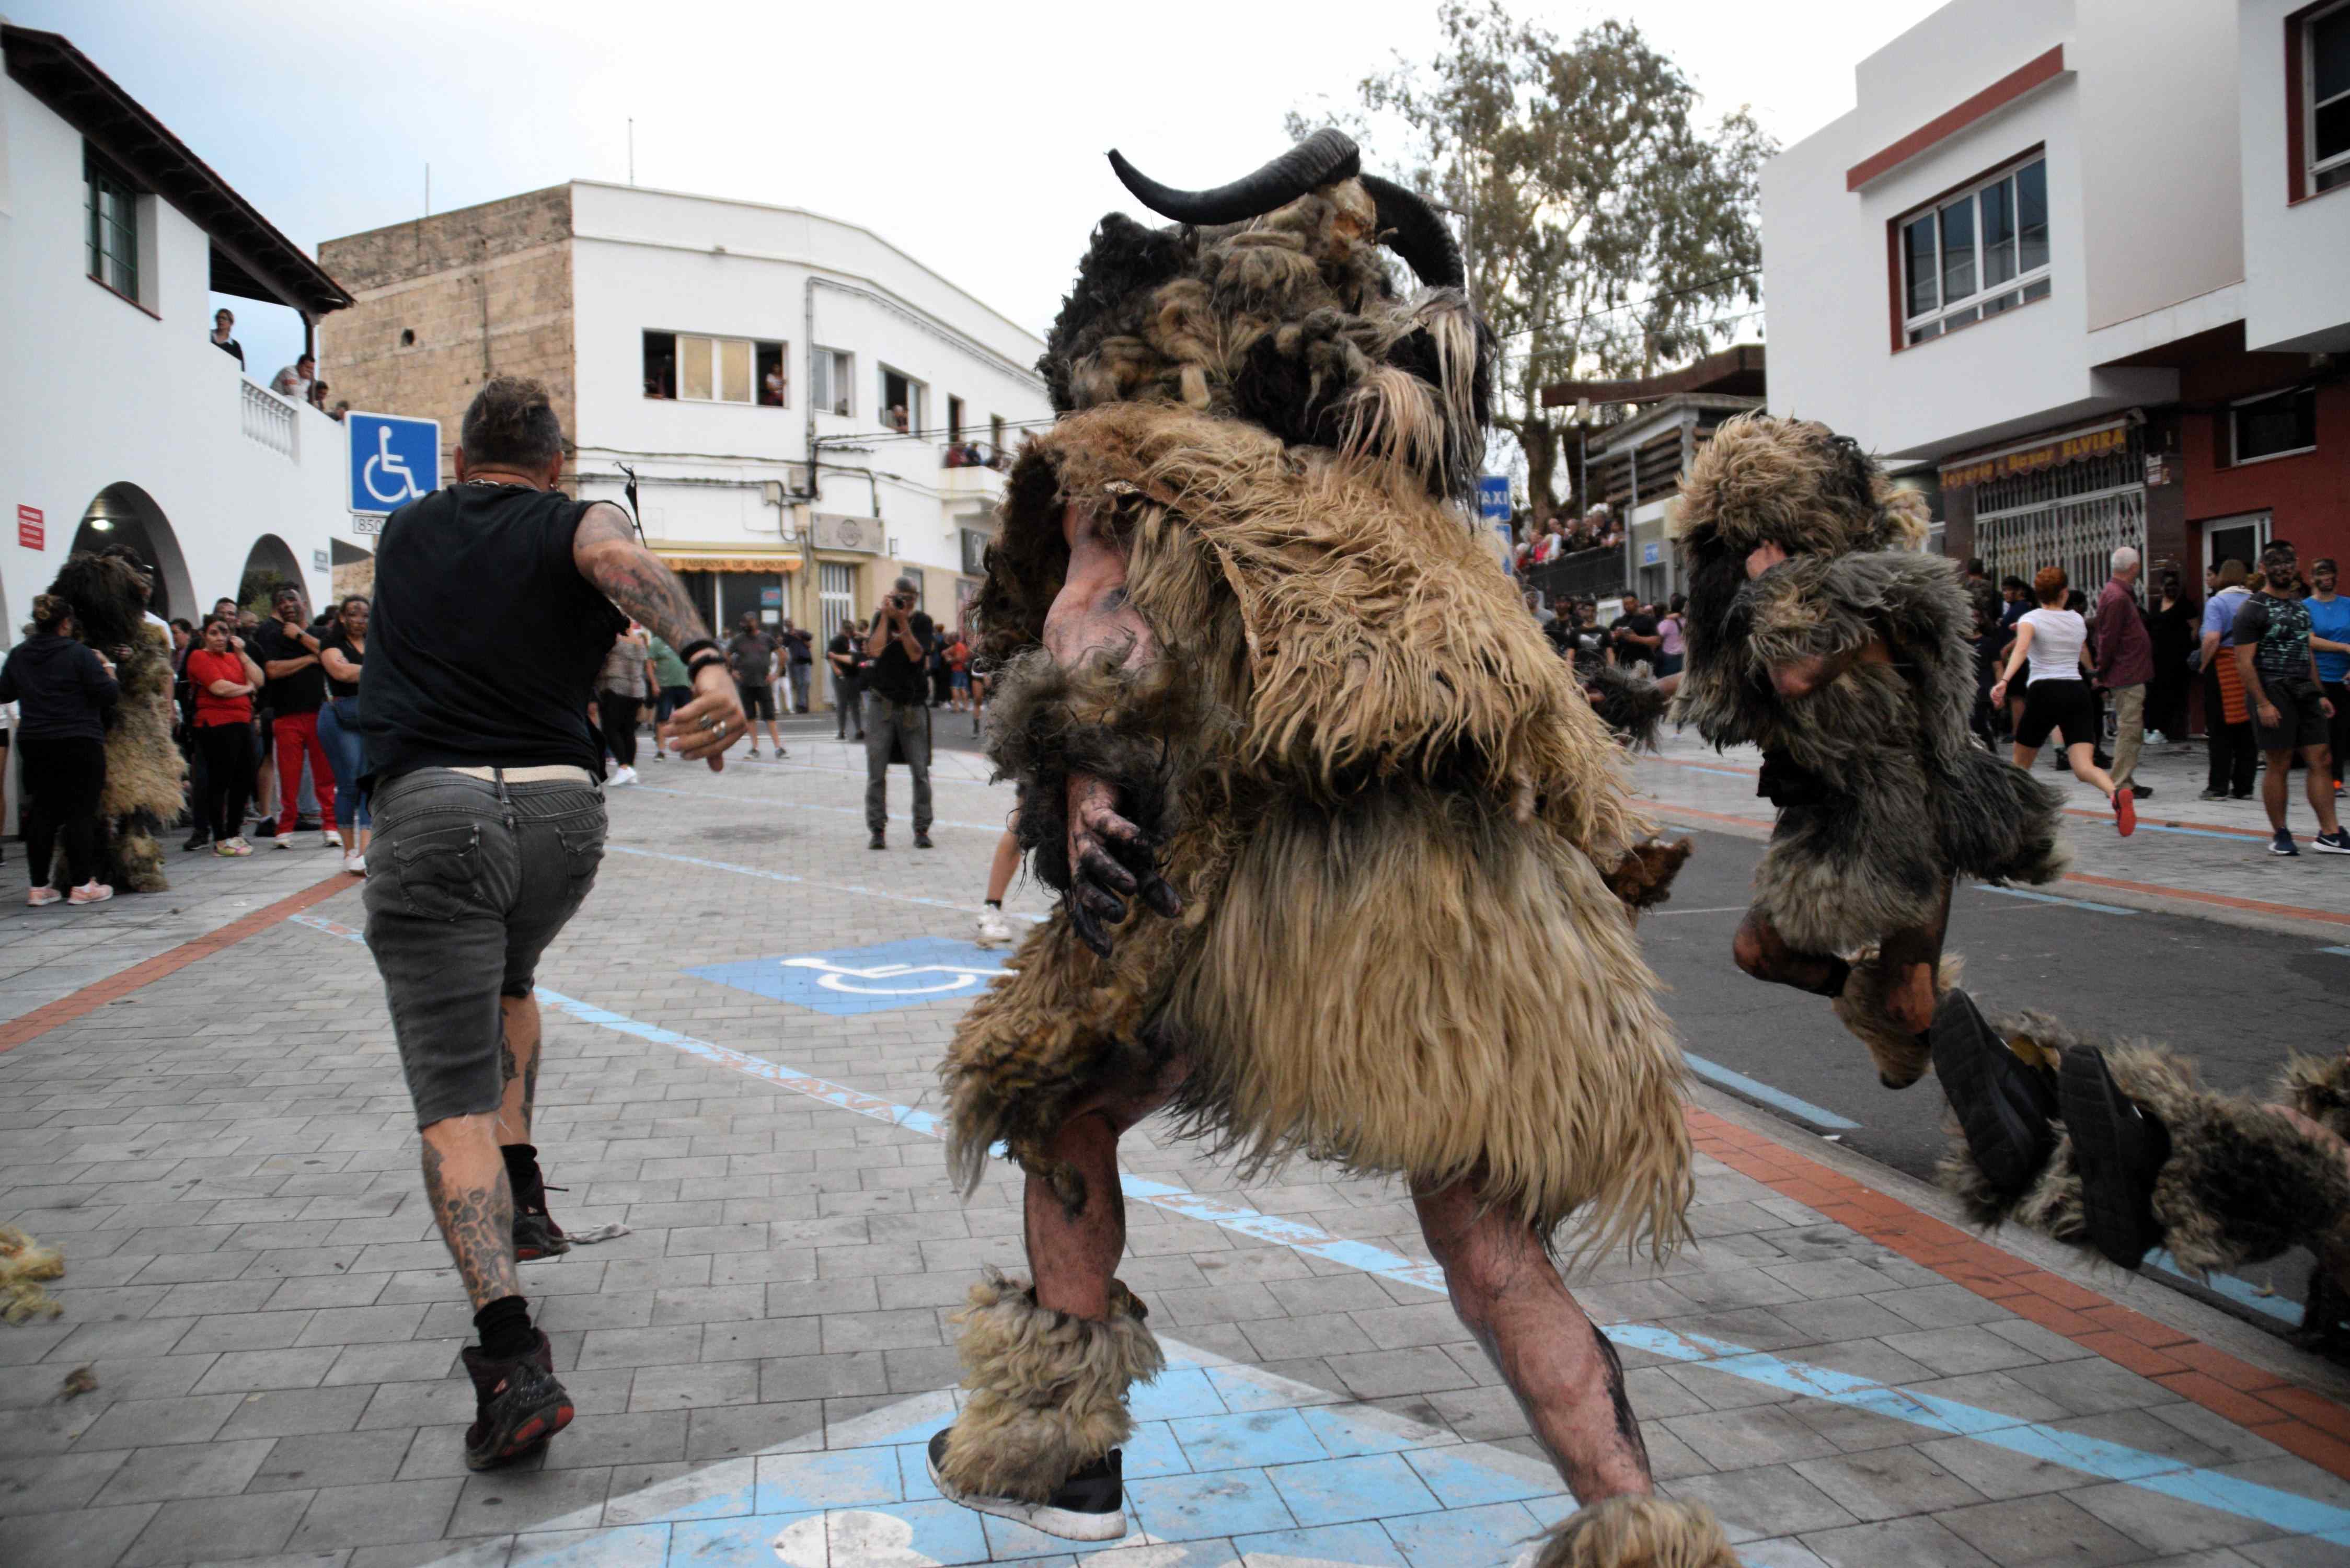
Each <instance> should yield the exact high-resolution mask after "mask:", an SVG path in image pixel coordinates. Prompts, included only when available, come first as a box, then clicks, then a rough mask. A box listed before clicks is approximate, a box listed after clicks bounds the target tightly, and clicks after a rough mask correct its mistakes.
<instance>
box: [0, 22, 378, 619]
mask: <svg viewBox="0 0 2350 1568" xmlns="http://www.w3.org/2000/svg"><path fill="white" fill-rule="evenodd" d="M0 53H5V59H6V68H7V74H6V77H5V79H0V282H5V289H6V291H7V300H8V306H7V310H8V325H9V335H8V352H7V353H6V354H5V355H0V399H5V407H6V409H7V410H8V413H7V415H6V417H5V418H0V491H5V496H6V501H7V512H8V515H7V516H6V517H5V520H0V649H5V648H6V647H7V646H8V645H9V644H10V643H11V642H13V641H14V640H15V639H16V635H17V632H18V628H20V627H21V626H22V625H23V624H24V623H25V621H26V618H27V616H28V615H29V613H30V610H31V607H32V601H33V596H34V595H36V594H37V593H40V592H42V591H43V590H44V589H46V588H47V587H48V585H49V581H50V579H51V578H52V577H53V576H55V575H56V573H57V568H58V566H61V565H63V564H64V562H65V559H66V556H68V554H70V553H71V552H73V551H75V550H78V549H89V548H94V547H97V546H99V545H107V544H125V545H130V547H132V548H133V549H135V550H137V551H138V552H139V554H140V556H141V557H142V558H144V559H145V560H146V561H147V562H148V564H149V565H150V566H151V567H153V568H154V575H155V578H156V595H155V603H154V607H155V609H156V611H157V612H158V613H159V614H161V615H162V616H164V617H166V618H170V617H173V616H187V617H189V618H191V619H192V618H195V616H196V615H198V614H199V613H200V612H201V611H202V610H203V609H204V608H208V607H210V606H211V604H212V602H213V600H214V599H215V598H218V597H221V596H223V595H231V596H234V594H236V592H237V590H238V587H239V585H240V583H241V582H242V581H243V580H244V577H245V576H246V574H247V573H248V572H249V571H253V570H266V571H270V572H274V573H276V575H278V576H282V577H285V578H287V579H290V580H292V581H294V582H296V584H298V585H300V587H302V588H303V590H304V592H305V593H306V595H307V597H309V600H310V602H311V604H312V605H313V606H314V607H315V606H317V605H319V604H321V603H323V602H324V600H325V598H326V597H327V595H328V592H329V591H330V577H329V574H330V568H331V562H332V552H333V544H334V540H335V539H336V537H337V535H338V531H339V530H340V529H341V528H342V527H343V526H344V525H345V524H346V521H347V519H348V512H347V511H346V510H345V507H346V505H347V499H348V498H347V496H346V493H345V491H344V488H343V475H344V473H345V472H346V462H347V459H346V447H345V443H344V440H343V431H342V427H341V426H339V425H338V424H336V423H335V422H334V421H332V420H330V419H328V417H327V416H326V415H325V414H323V413H321V412H319V411H318V410H316V409H313V408H310V407H308V406H307V405H301V404H296V403H294V402H292V401H289V400H286V399H284V398H280V397H278V396H276V394H274V393H272V392H271V391H269V390H268V389H266V388H265V386H264V385H263V384H262V379H265V378H267V377H268V376H270V375H271V374H272V373H273V372H274V371H275V370H276V367H275V366H261V365H255V366H253V367H252V368H251V369H252V371H253V374H251V375H246V374H243V373H241V372H240V370H239V367H238V364H237V361H236V360H235V359H234V358H231V357H229V356H228V355H226V354H224V353H223V352H222V351H221V350H220V349H218V348H214V347H213V345H212V344H211V343H210V342H208V341H207V338H208V337H209V335H210V333H211V330H212V326H213V306H212V300H211V295H212V293H213V292H219V293H223V294H228V295H233V296H238V297H240V298H249V299H255V300H261V301H265V302H267V303H268V304H271V305H282V306H288V307H291V308H293V309H294V310H296V311H298V312H300V313H301V314H302V316H303V317H304V318H305V319H306V320H307V321H311V322H315V321H317V319H319V318H320V317H324V316H325V315H326V314H328V312H331V311H333V310H336V309H338V308H340V307H341V306H343V305H345V304H348V296H347V295H345V294H344V293H343V291H342V289H341V288H340V286H338V285H337V284H336V282H335V280H334V279H333V278H332V277H330V276H328V275H327V274H326V273H325V272H324V271H322V270H321V269H320V268H319V267H318V265H317V264H316V263H315V262H313V261H312V260H311V259H310V258H309V257H308V256H307V255H306V254H303V253H302V251H301V250H300V249H299V248H298V247H296V245H295V244H293V243H292V242H291V241H289V240H287V239H286V236H285V235H284V234H280V233H279V232H278V231H277V230H276V228H275V227H273V226H272V225H271V224H270V223H268V222H267V221H266V220H265V219H264V218H263V217H262V216H261V214H260V213H256V212H255V211H254V210H253V208H252V207H251V206H250V205H248V204H247V203H246V202H244V199H243V198H242V197H240V196H238V195H237V193H236V192H234V191H233V190H231V189H230V188H229V187H228V186H227V185H226V184H225V183H224V182H223V181H222V180H221V178H220V176H219V175H217V174H215V173H214V172H213V171H212V170H211V169H209V168H207V167H206V166H205V165H204V163H203V161H202V160H200V159H199V158H198V157H197V156H196V155H195V154H194V153H193V152H192V151H190V150H189V149H188V148H187V147H186V146H185V145H183V144H182V142H180V140H178V139H177V138H175V137H173V136H172V133H171V132H170V131H169V130H166V129H165V128H164V127H163V126H162V125H161V123H160V122H159V121H158V120H156V119H155V118H154V116H152V115H151V114H150V113H148V112H147V110H146V109H142V108H141V107H140V105H139V104H138V103H136V102H135V101H133V100H132V99H130V96H129V95H128V94H126V93H124V92H123V91H122V89H121V88H120V87H118V86H117V85H116V84H115V83H114V82H113V81H111V80H109V78H107V77H106V75H105V73H104V72H102V71H100V70H99V68H98V67H97V66H96V65H94V64H93V63H92V62H91V61H90V60H88V58H87V57H84V56H83V55H82V54H81V53H80V52H79V51H78V50H77V49H75V48H74V47H73V46H72V45H71V44H70V43H68V41H67V40H66V39H64V38H62V37H59V36H57V35H56V34H53V33H40V32H34V31H31V30H29V29H26V28H20V27H5V26H0Z"/></svg>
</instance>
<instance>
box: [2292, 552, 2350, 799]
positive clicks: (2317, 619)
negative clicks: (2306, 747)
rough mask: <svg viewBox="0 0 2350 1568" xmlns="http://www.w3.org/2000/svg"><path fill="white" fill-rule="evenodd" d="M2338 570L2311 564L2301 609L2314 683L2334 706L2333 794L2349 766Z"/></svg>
mask: <svg viewBox="0 0 2350 1568" xmlns="http://www.w3.org/2000/svg"><path fill="white" fill-rule="evenodd" d="M2336 580H2337V568H2336V567H2335V566H2334V557H2333V556H2321V557H2320V558H2319V559H2317V560H2315V561H2313V562H2311V563H2310V566H2309V597H2308V598H2306V599H2304V600H2303V601H2302V608H2303V609H2305V610H2307V611H2308V612H2309V646H2310V648H2311V649H2312V650H2313V651H2314V652H2315V653H2316V655H2317V680H2318V683H2319V685H2320V687H2321V688H2322V689H2323V690H2324V693H2325V700H2326V701H2329V702H2331V703H2333V704H2334V717H2333V719H2332V721H2331V722H2329V723H2328V724H2327V726H2326V732H2325V742H2326V746H2327V749H2328V750H2330V751H2331V752H2332V753H2334V794H2337V795H2338V794H2342V773H2343V769H2344V768H2345V767H2350V763H2345V762H2344V761H2343V759H2344V758H2345V757H2350V684H2345V682H2350V598H2344V597H2342V596H2341V595H2340V594H2338V593H2336V592H2334V583H2335V581H2336Z"/></svg>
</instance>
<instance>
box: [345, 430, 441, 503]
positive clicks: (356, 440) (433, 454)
mask: <svg viewBox="0 0 2350 1568" xmlns="http://www.w3.org/2000/svg"><path fill="white" fill-rule="evenodd" d="M343 429H344V430H345V431H347V432H348V434H349V437H350V443H351V510H352V511H353V512H357V513H362V514H369V513H371V514H376V515H378V516H380V515H382V514H386V513H390V512H397V511H399V510H400V508H401V507H403V506H405V505H407V504H409V503H410V502H411V501H414V500H416V499H417V498H418V497H419V496H423V495H429V494H431V493H432V492H433V491H435V490H438V489H439V488H440V487H441V421H439V420H411V419H408V418H406V417H404V416H402V415H400V414H362V413H359V412H357V411H353V412H351V413H348V414H345V415H344V416H343Z"/></svg>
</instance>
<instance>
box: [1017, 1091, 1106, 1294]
mask: <svg viewBox="0 0 2350 1568" xmlns="http://www.w3.org/2000/svg"><path fill="white" fill-rule="evenodd" d="M1052 1152H1053V1153H1054V1155H1055V1157H1056V1158H1061V1159H1065V1160H1067V1161H1068V1162H1069V1163H1070V1164H1071V1165H1074V1166H1076V1168H1077V1171H1078V1173H1079V1174H1080V1175H1081V1176H1083V1178H1084V1179H1085V1184H1086V1206H1085V1207H1084V1208H1083V1209H1080V1210H1077V1211H1076V1213H1075V1214H1072V1213H1070V1212H1069V1211H1068V1210H1067V1209H1066V1207H1065V1206H1064V1205H1063V1204H1062V1202H1061V1200H1060V1199H1059V1198H1058V1197H1056V1196H1055V1194H1054V1192H1053V1188H1052V1185H1051V1183H1049V1182H1045V1181H1040V1180H1038V1179H1035V1177H1033V1176H1032V1177H1030V1178H1029V1179H1028V1188H1027V1192H1026V1194H1025V1197H1024V1206H1025V1219H1026V1241H1027V1243H1028V1268H1029V1272H1031V1273H1032V1274H1033V1275H1034V1276H1035V1281H1036V1304H1037V1305H1038V1306H1041V1307H1050V1308H1052V1309H1053V1310H1054V1311H1055V1312H1065V1313H1068V1314H1072V1315H1073V1316H1076V1317H1089V1318H1105V1317H1107V1316H1108V1315H1109V1285H1110V1280H1111V1279H1112V1277H1113V1276H1115V1275H1116V1274H1117V1272H1118V1258H1119V1257H1120V1256H1121V1255H1122V1254H1123V1253H1124V1252H1125V1251H1126V1198H1125V1195H1124V1194H1123V1193H1121V1192H1120V1191H1119V1190H1118V1128H1117V1127H1114V1126H1113V1125H1112V1124H1111V1122H1110V1118H1109V1117H1108V1116H1107V1115H1106V1114H1104V1113H1103V1112H1100V1111H1094V1112H1091V1113H1088V1114H1087V1115H1085V1116H1078V1117H1076V1118H1075V1119H1074V1120H1072V1121H1070V1122H1069V1123H1067V1124H1066V1126H1064V1127H1062V1128H1061V1130H1060V1132H1059V1134H1058V1135H1056V1136H1055V1137H1054V1139H1053V1149H1052Z"/></svg>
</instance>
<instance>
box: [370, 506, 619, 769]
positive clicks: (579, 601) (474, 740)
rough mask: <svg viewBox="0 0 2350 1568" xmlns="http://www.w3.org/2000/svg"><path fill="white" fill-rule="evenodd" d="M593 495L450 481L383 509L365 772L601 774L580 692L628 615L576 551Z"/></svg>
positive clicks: (586, 690)
mask: <svg viewBox="0 0 2350 1568" xmlns="http://www.w3.org/2000/svg"><path fill="white" fill-rule="evenodd" d="M587 505H588V504H587V503H585V502H579V501H574V500H572V499H571V498H570V497H569V496H567V495H565V494H563V493H561V492H560V491H544V490H530V489H526V488H525V487H523V486H521V485H514V484H502V485H490V484H453V485H450V486H448V487H447V488H445V489H442V490H436V491H434V492H433V493H432V494H430V495H427V496H425V497H424V498H423V499H421V500H419V501H411V502H410V503H409V504H407V505H405V506H403V507H401V508H400V510H399V511H397V512H395V513H393V514H391V516H390V518H388V519H386V520H385V523H384V525H383V542H382V544H381V545H380V547H379V548H378V550H377V552H376V558H375V604H374V606H373V612H372V617H371V619H370V621H369V627H368V658H367V662H366V663H365V664H364V665H362V666H361V667H360V678H359V728H360V732H362V733H363V734H364V735H365V736H366V738H367V769H368V772H369V774H370V775H372V776H373V777H374V778H376V779H390V778H396V777H398V776H399V775H400V774H404V773H408V772H411V770H413V769H416V768H430V767H488V766H500V767H539V766H545V765H546V764H549V763H569V764H572V765H574V766H577V767H583V768H586V769H587V770H588V771H589V772H590V773H591V774H595V775H596V776H597V777H598V778H601V777H602V776H603V772H604V749H603V747H602V745H601V744H599V743H598V741H597V739H596V737H595V735H594V734H593V733H592V732H590V731H589V729H588V727H587V702H588V699H589V697H590V694H591V692H592V690H593V688H594V686H595V683H596V676H597V672H598V670H601V669H602V668H603V665H604V655H605V654H606V653H608V652H609V651H610V650H611V647H612V639H613V638H614V637H616V636H618V635H619V633H620V632H622V631H624V630H626V629H627V628H628V624H629V620H628V617H626V616H624V615H622V614H621V613H620V612H619V610H618V609H616V608H614V607H613V606H612V602H611V601H610V600H609V599H608V598H606V597H604V596H603V594H602V593H600V592H598V590H597V588H596V587H594V586H593V585H591V584H590V583H589V582H588V581H587V578H585V577H583V576H580V575H579V568H578V567H577V566H576V565H574V564H573V562H572V559H571V536H572V535H573V534H574V533H575V532H576V531H577V529H578V526H579V518H580V515H581V514H583V513H585V512H586V511H587Z"/></svg>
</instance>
